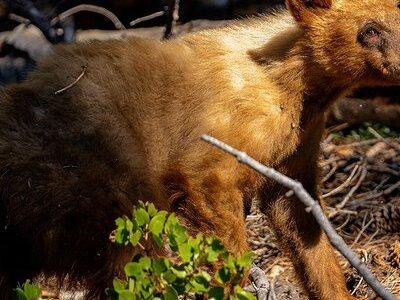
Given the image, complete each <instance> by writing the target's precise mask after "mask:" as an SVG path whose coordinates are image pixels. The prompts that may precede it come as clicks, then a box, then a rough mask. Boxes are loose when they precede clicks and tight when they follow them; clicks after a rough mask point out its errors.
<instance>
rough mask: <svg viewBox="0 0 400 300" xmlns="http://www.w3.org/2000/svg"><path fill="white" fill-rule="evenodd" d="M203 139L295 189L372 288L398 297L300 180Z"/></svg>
mask: <svg viewBox="0 0 400 300" xmlns="http://www.w3.org/2000/svg"><path fill="white" fill-rule="evenodd" d="M202 140H204V141H205V142H207V143H210V144H211V145H214V146H215V147H217V148H219V149H221V150H223V151H225V152H227V153H229V154H231V155H233V156H235V157H236V159H237V160H238V161H239V162H240V163H243V164H245V165H247V166H249V167H250V168H252V169H253V170H255V171H257V172H258V173H260V174H262V175H264V176H266V177H268V178H270V179H272V180H275V181H276V182H278V183H280V184H282V185H283V186H285V187H286V188H288V189H290V190H293V192H294V193H295V195H296V196H297V198H298V199H299V200H300V201H301V202H302V203H303V204H304V205H305V206H306V210H307V212H311V213H312V214H313V216H314V217H315V219H316V221H317V222H318V224H319V225H320V226H321V228H322V229H323V230H324V231H325V233H326V235H327V236H328V238H329V239H330V241H331V243H332V245H333V246H334V247H335V248H336V249H337V250H339V252H340V253H341V254H342V255H343V256H344V257H345V258H346V259H347V260H348V261H349V262H350V263H351V265H352V266H353V267H355V268H356V269H357V270H358V272H359V273H360V274H361V276H363V277H364V279H365V281H366V282H367V283H368V284H369V285H370V286H371V287H372V289H373V290H374V291H375V292H376V293H377V294H378V295H379V296H380V297H382V298H383V299H385V300H395V299H396V298H395V297H394V296H393V295H392V294H391V293H390V292H389V291H388V290H387V289H385V288H384V287H383V286H382V285H381V284H380V283H379V281H378V280H377V279H376V278H375V277H374V275H373V274H372V273H371V271H370V270H369V269H368V267H367V266H366V265H365V264H364V263H363V262H362V261H361V260H360V259H359V258H358V256H357V255H356V254H355V253H354V252H353V251H352V250H351V249H350V248H349V246H347V244H346V243H345V241H344V240H343V238H342V237H340V236H339V235H338V234H337V233H336V231H335V229H334V228H333V226H332V224H331V223H330V222H329V220H328V219H327V218H326V216H325V214H324V212H323V211H322V208H321V206H320V205H319V204H318V202H317V201H315V200H314V199H313V198H312V197H311V195H310V194H309V193H308V192H307V191H306V190H305V189H304V187H303V185H302V184H301V183H300V182H298V181H295V180H293V179H291V178H290V177H288V176H286V175H283V174H281V173H279V172H278V171H276V170H274V169H272V168H268V167H267V166H265V165H263V164H261V163H259V162H258V161H256V160H255V159H253V158H251V157H250V156H248V155H247V154H246V153H244V152H241V151H238V150H237V149H234V148H232V147H231V146H229V145H227V144H225V143H223V142H221V141H219V140H217V139H215V138H213V137H211V136H208V135H203V136H202Z"/></svg>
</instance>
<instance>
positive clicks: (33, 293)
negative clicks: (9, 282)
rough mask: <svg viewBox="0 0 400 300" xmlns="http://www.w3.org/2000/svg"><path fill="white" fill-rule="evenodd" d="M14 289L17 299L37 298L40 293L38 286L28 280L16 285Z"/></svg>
mask: <svg viewBox="0 0 400 300" xmlns="http://www.w3.org/2000/svg"><path fill="white" fill-rule="evenodd" d="M14 291H15V293H14V294H15V298H16V299H17V300H38V299H39V297H40V293H41V291H40V288H39V287H38V286H37V285H36V284H34V283H31V282H30V281H29V280H27V281H26V282H25V283H24V284H23V285H21V286H18V287H17V288H16V289H15V290H14Z"/></svg>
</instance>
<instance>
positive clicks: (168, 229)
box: [165, 214, 178, 234]
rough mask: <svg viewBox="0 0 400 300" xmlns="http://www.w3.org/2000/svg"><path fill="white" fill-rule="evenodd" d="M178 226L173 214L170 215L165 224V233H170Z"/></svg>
mask: <svg viewBox="0 0 400 300" xmlns="http://www.w3.org/2000/svg"><path fill="white" fill-rule="evenodd" d="M177 224H178V219H177V218H176V215H175V214H170V215H169V217H168V219H167V221H166V222H165V233H167V234H169V233H172V231H173V229H174V227H175V225H177Z"/></svg>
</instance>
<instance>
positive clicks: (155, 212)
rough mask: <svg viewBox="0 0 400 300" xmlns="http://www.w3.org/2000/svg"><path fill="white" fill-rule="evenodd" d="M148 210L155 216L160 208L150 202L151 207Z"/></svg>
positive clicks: (151, 215)
mask: <svg viewBox="0 0 400 300" xmlns="http://www.w3.org/2000/svg"><path fill="white" fill-rule="evenodd" d="M147 212H148V213H149V215H150V217H154V216H155V215H156V214H157V212H158V210H157V208H156V207H155V206H154V204H153V203H150V204H149V207H148V208H147Z"/></svg>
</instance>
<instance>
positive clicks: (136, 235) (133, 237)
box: [129, 230, 142, 246]
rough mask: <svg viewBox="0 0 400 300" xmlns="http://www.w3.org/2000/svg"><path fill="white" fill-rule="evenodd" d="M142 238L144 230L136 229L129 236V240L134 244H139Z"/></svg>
mask: <svg viewBox="0 0 400 300" xmlns="http://www.w3.org/2000/svg"><path fill="white" fill-rule="evenodd" d="M141 238H142V232H141V231H140V230H136V231H135V232H134V233H132V234H131V235H130V236H129V241H130V242H131V244H132V246H137V245H138V244H139V241H140V239H141Z"/></svg>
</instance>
